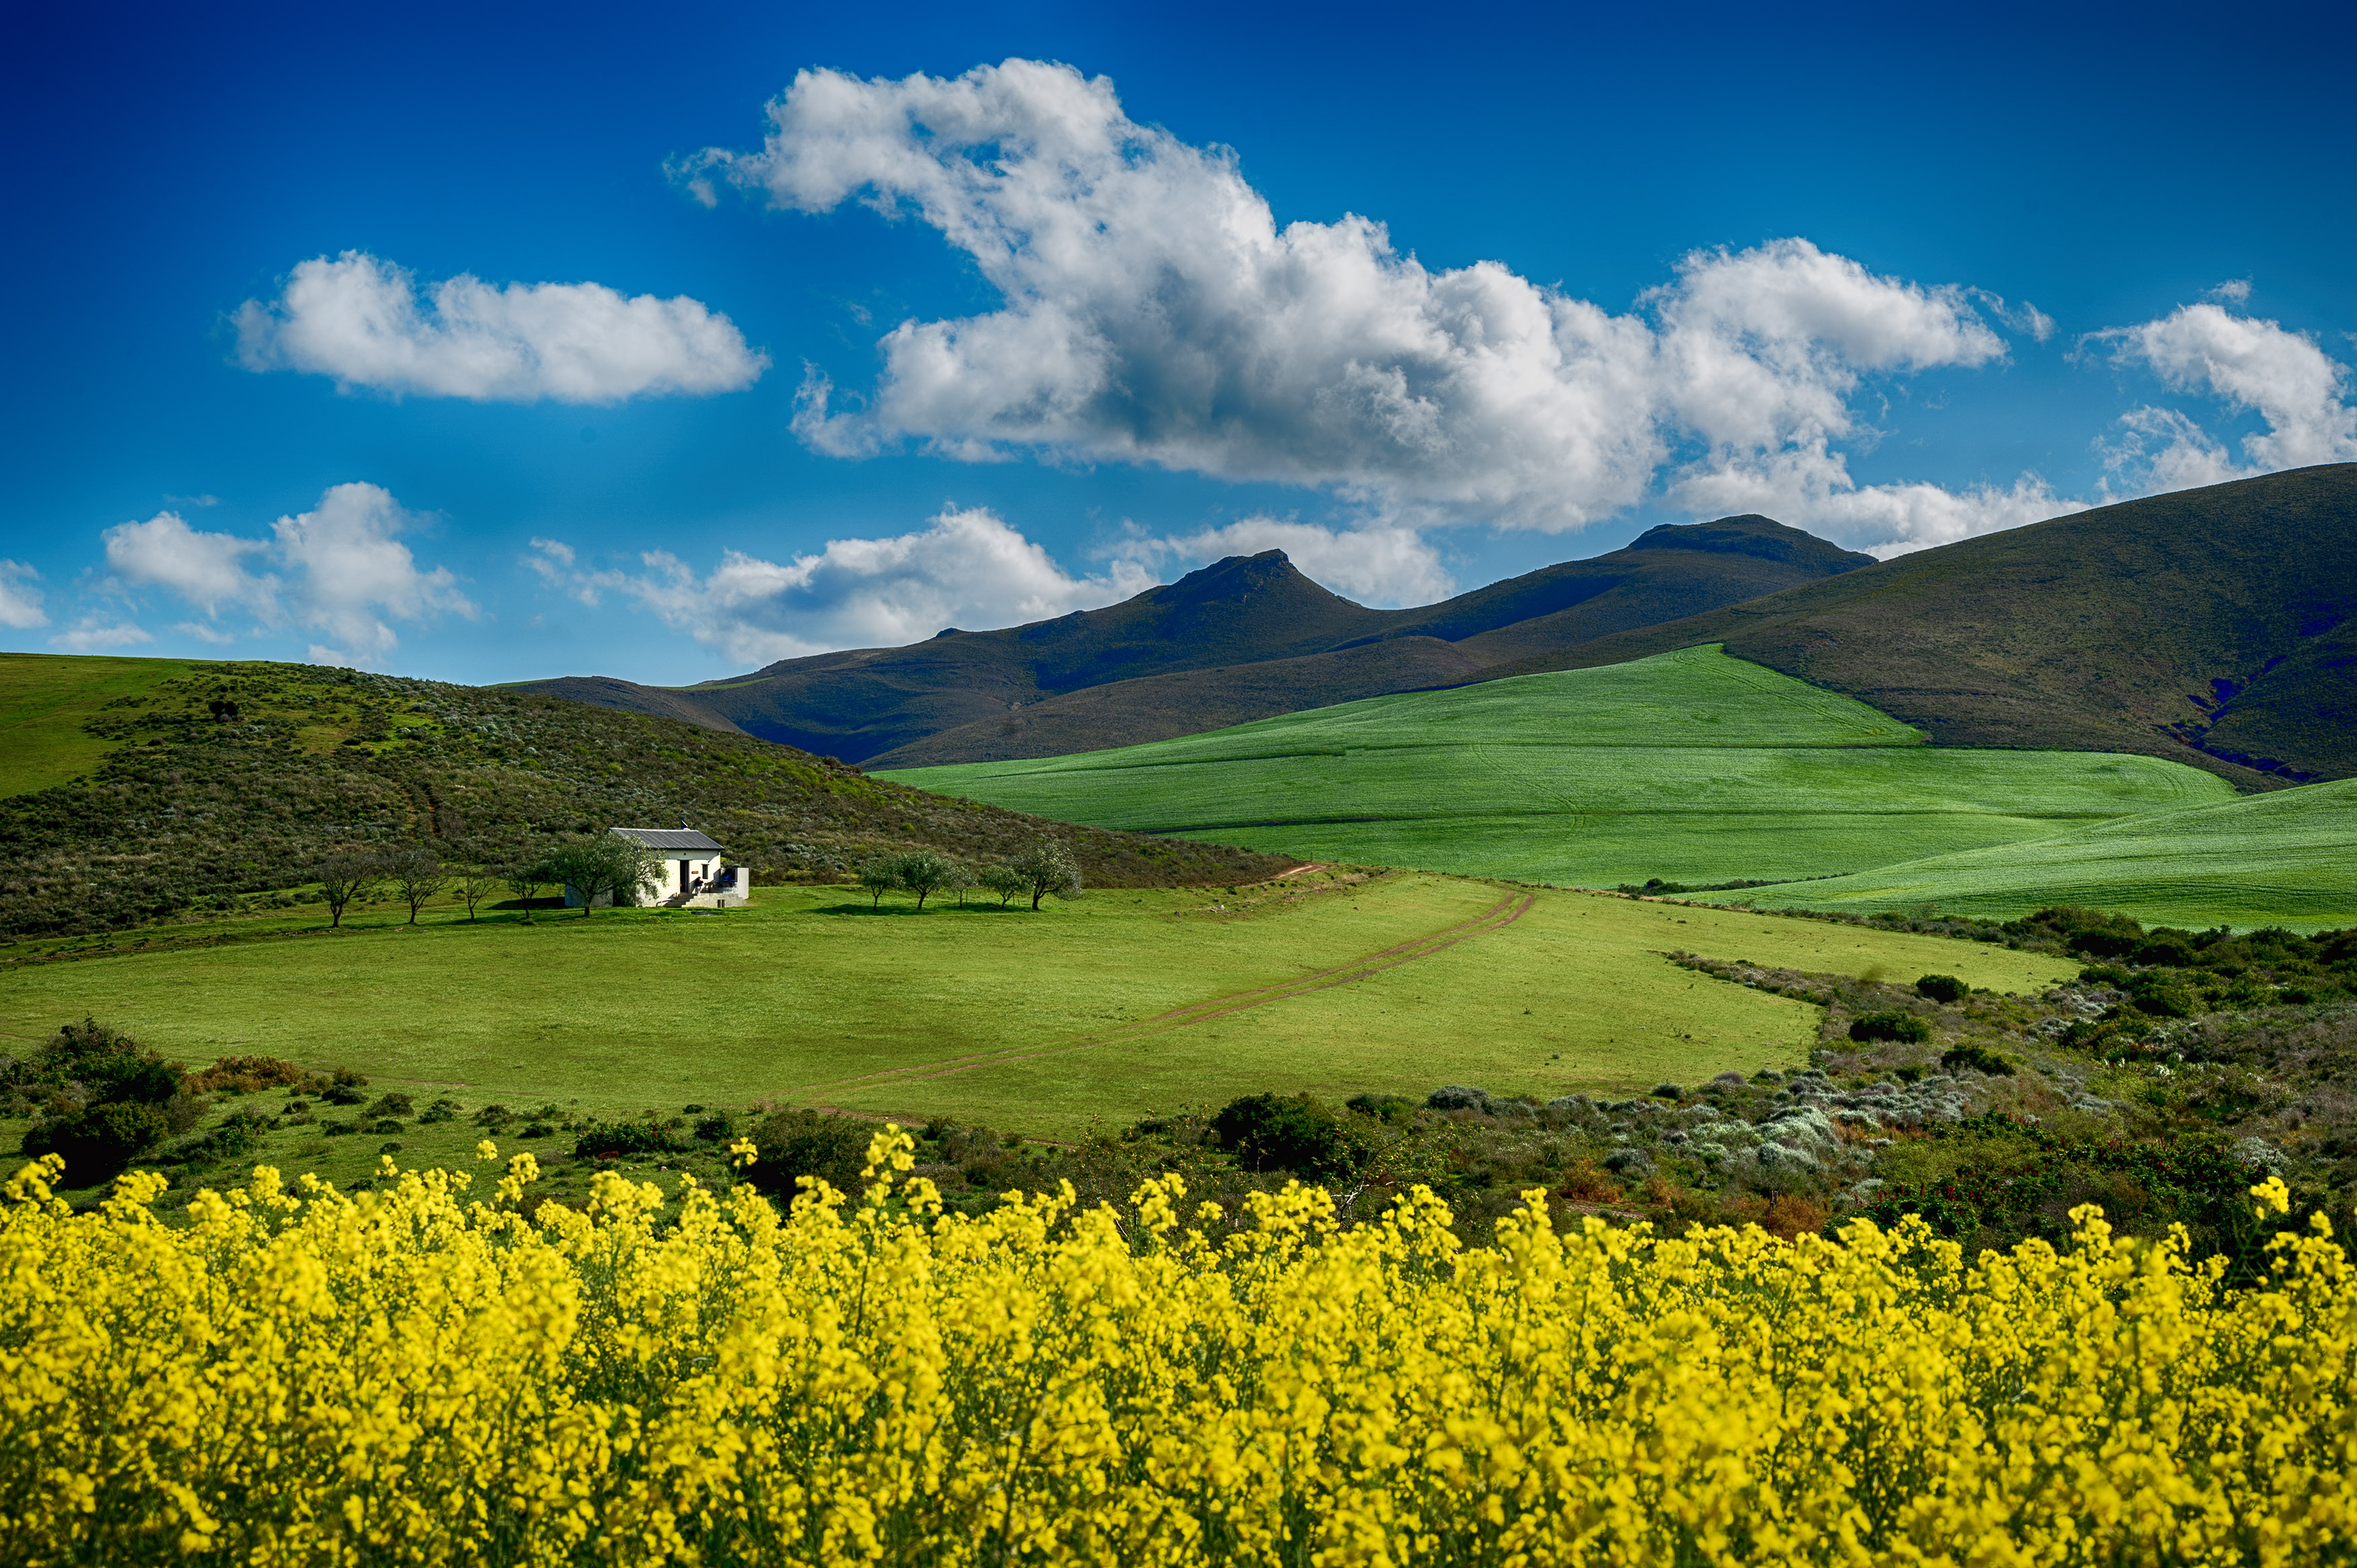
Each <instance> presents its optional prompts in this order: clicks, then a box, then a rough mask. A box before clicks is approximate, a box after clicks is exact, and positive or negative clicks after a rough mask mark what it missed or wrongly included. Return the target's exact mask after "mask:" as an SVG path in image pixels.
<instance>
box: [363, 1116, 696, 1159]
mask: <svg viewBox="0 0 2357 1568" xmlns="http://www.w3.org/2000/svg"><path fill="white" fill-rule="evenodd" d="M535 1128H536V1129H538V1131H537V1132H535V1131H534V1129H535ZM394 1130H395V1131H398V1130H399V1129H398V1128H397V1127H396V1128H395V1129H394ZM548 1133H549V1127H548V1125H547V1123H546V1122H538V1121H535V1122H532V1123H531V1124H530V1125H529V1126H527V1127H526V1128H525V1129H524V1131H523V1133H522V1136H524V1137H528V1138H529V1137H543V1138H544V1137H546V1136H547V1135H548ZM685 1146H686V1145H684V1144H682V1143H681V1142H680V1141H679V1140H678V1139H677V1138H674V1137H673V1136H672V1135H671V1133H670V1131H669V1130H668V1129H666V1128H663V1127H660V1126H658V1125H656V1124H655V1123H654V1122H590V1123H589V1124H588V1125H587V1126H586V1127H584V1128H582V1129H581V1132H580V1133H579V1134H578V1135H577V1136H576V1137H575V1139H574V1140H573V1152H574V1154H575V1155H577V1156H579V1157H580V1158H582V1159H601V1158H608V1157H612V1158H619V1157H621V1156H622V1155H675V1154H678V1153H679V1152H680V1151H681V1150H682V1149H683V1148H684V1147H685Z"/></svg>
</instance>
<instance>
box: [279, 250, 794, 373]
mask: <svg viewBox="0 0 2357 1568" xmlns="http://www.w3.org/2000/svg"><path fill="white" fill-rule="evenodd" d="M237 338H238V357H239V359H240V360H241V361H242V363H243V364H244V365H245V367H246V368H247V369H248V370H253V371H275V370H292V371H309V372H311V373H313V374H317V375H326V376H333V377H335V378H336V380H337V381H338V382H339V384H340V385H342V386H345V387H369V388H373V389H375V390H377V391H380V392H396V393H400V392H414V393H418V394H421V395H425V396H429V397H461V398H470V399H473V400H474V401H476V402H478V403H537V402H540V401H542V400H544V399H546V400H548V401H551V402H554V403H619V402H621V401H623V400H624V399H626V398H632V397H642V396H649V395H653V394H658V393H664V392H682V393H686V394H689V395H693V396H703V395H707V394H710V393H714V392H735V391H737V390H738V389H740V388H743V387H748V386H750V385H752V384H753V382H754V381H756V380H758V379H759V376H760V374H761V372H762V371H763V370H765V369H767V368H768V366H769V362H770V361H769V358H768V356H766V355H764V354H760V353H757V352H755V351H753V350H751V349H748V348H747V347H746V345H745V338H744V335H743V334H742V333H740V332H738V331H737V327H736V324H735V323H734V322H732V321H730V320H729V319H728V317H726V316H723V315H720V314H718V313H717V312H716V311H713V310H711V309H709V308H707V307H706V306H704V305H703V304H701V303H699V302H698V301H696V300H693V299H690V298H688V297H687V296H686V295H679V296H677V297H674V298H672V299H658V298H656V297H655V296H654V295H651V294H642V295H637V296H635V297H625V296H624V295H621V294H619V293H617V292H616V291H615V290H613V289H610V288H608V287H606V286H605V285H603V284H595V283H543V284H509V285H505V286H504V287H496V288H495V287H493V286H492V285H490V284H487V283H484V282H482V281H481V280H480V279H479V278H475V277H471V276H468V275H466V274H460V275H459V276H457V277H454V278H450V279H447V280H446V281H444V282H442V283H439V284H436V285H434V286H433V288H432V289H431V290H430V291H429V292H428V295H427V298H426V299H425V301H423V302H421V301H420V300H419V298H418V293H417V286H416V282H415V280H414V278H413V277H412V275H411V274H409V273H408V272H406V271H404V269H402V268H400V267H397V266H393V265H391V264H389V263H385V262H382V261H379V260H378V259H377V258H376V257H374V256H371V255H369V254H367V253H365V252H360V251H347V252H344V253H343V254H342V255H340V256H339V257H337V258H335V259H334V260H332V261H330V260H329V259H328V258H327V257H325V256H318V257H315V258H313V259H312V260H310V261H307V262H304V263H299V264H298V265H297V266H296V268H295V270H294V272H293V273H292V274H290V275H289V276H288V278H287V280H286V284H285V288H284V290H283V291H282V292H281V293H280V295H279V296H278V298H276V299H275V300H273V301H271V302H270V303H269V304H267V305H265V304H264V303H263V302H262V301H260V300H253V299H250V300H248V301H246V302H245V304H244V306H242V308H240V310H239V311H238V313H237Z"/></svg>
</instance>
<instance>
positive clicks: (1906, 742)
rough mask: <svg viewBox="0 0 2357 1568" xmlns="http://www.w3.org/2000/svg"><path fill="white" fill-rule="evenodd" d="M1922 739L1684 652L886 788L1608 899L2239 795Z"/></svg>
mask: <svg viewBox="0 0 2357 1568" xmlns="http://www.w3.org/2000/svg"><path fill="white" fill-rule="evenodd" d="M891 776H892V777H896V778H899V779H904V780H906V781H908V782H910V783H915V784H920V785H922V786H923V787H924V788H927V789H941V790H944V791H948V792H953V793H957V794H961V795H967V796H971V797H974V798H975V799H979V800H991V801H994V802H996V803H997V804H1000V805H1005V806H1010V807H1014V808H1016V809H1018V810H1023V811H1038V812H1040V813H1042V814H1047V815H1054V816H1060V817H1063V818H1066V819H1068V820H1071V821H1075V822H1094V823H1097V824H1099V825H1101V826H1108V827H1123V828H1129V829H1135V830H1138V831H1143V832H1157V833H1170V834H1176V835H1189V836H1192V835H1211V836H1215V837H1218V838H1220V839H1222V840H1232V841H1235V842H1239V843H1251V844H1268V845H1275V844H1277V843H1283V844H1285V845H1286V847H1287V848H1288V849H1293V850H1297V851H1299V852H1300V853H1302V854H1309V855H1314V856H1318V857H1320V858H1325V859H1332V860H1342V861H1366V862H1373V863H1377V864H1383V865H1412V866H1417V867H1421V868H1424V869H1427V870H1446V871H1456V872H1462V873H1467V874H1472V875H1499V876H1514V877H1523V878H1529V879H1536V880H1544V881H1550V882H1565V883H1575V884H1584V885H1588V886H1617V885H1619V884H1621V883H1626V882H1639V883H1641V882H1644V881H1646V880H1648V879H1649V878H1653V877H1660V878H1664V879H1666V880H1670V881H1677V882H1687V883H1717V882H1728V881H1737V880H1746V879H1769V878H1790V877H1807V876H1825V875H1838V874H1844V873H1848V872H1854V871H1860V870H1864V869H1867V868H1868V867H1871V866H1875V865H1887V864H1889V863H1891V862H1893V861H1899V860H1910V859H1916V858H1920V857H1921V856H1924V855H1930V854H1943V853H1946V852H1949V851H1953V850H1960V849H1967V848H1978V847H1982V846H1986V845H1992V844H2002V843H2012V842H2016V841H2018V840H2022V839H2030V838H2041V837H2045V836H2048V835H2050V834H2051V833H2052V832H2055V831H2056V830H2057V829H2058V828H2059V827H2061V826H2063V825H2068V824H2075V823H2079V822H2090V821H2096V820H2104V819H2109V818H2114V817H2121V816H2126V815H2130V814H2134V813H2138V812H2144V811H2162V810H2167V809H2169V808H2172V807H2179V806H2187V805H2196V804H2201V803H2204V802H2208V801H2214V800H2224V799H2227V798H2229V797H2230V796H2231V793H2232V791H2231V789H2230V787H2229V786H2228V785H2227V784H2226V783H2225V782H2224V781H2222V780H2221V779H2216V778H2214V777H2212V776H2210V775H2208V774H2205V773H2202V772H2201V771H2199V770H2196V769H2194V768H2187V767H2184V766H2181V765H2179V764H2176V763H2172V762H2164V761H2158V760H2155V759H2152V758H2148V757H2122V756H2105V755H2102V754H2097V753H2067V752H2028V751H1964V750H1947V749H1933V748H1931V747H1928V746H1923V745H1921V736H1919V735H1918V734H1917V733H1916V732H1914V731H1913V730H1910V729H1909V728H1908V727H1907V726H1906V725H1901V724H1900V723H1898V722H1896V721H1894V720H1892V719H1890V718H1889V717H1887V716H1886V715H1884V714H1879V713H1877V712H1876V711H1875V710H1873V709H1872V708H1869V707H1867V706H1866V705H1865V704H1864V703H1858V702H1856V701H1854V700H1852V699H1850V698H1847V697H1844V696H1841V695H1839V694H1836V693H1830V692H1824V691H1820V690H1817V689H1815V688H1813V687H1811V686H1807V685H1804V684H1803V683H1802V682H1797V681H1794V680H1792V679H1791V678H1789V677H1786V676H1783V675H1780V674H1777V673H1776V672H1774V671H1769V670H1765V669H1762V668H1760V666H1758V665H1755V664H1750V663H1747V662H1745V661H1743V660H1737V659H1730V658H1728V657H1727V656H1726V655H1725V654H1724V653H1723V652H1721V651H1720V650H1718V649H1717V648H1696V649H1688V650H1682V651H1679V652H1675V653H1670V654H1663V655H1656V656H1655V657H1653V658H1651V659H1646V660H1639V661H1634V662H1631V663H1629V664H1623V665H1619V666H1612V667H1608V668H1604V669H1596V670H1584V671H1569V672H1564V673H1559V674H1551V675H1540V676H1530V677H1524V678H1521V679H1518V680H1512V681H1502V682H1487V683H1484V684H1482V685H1479V686H1473V687H1466V688H1461V689H1458V690H1454V691H1448V692H1427V693H1405V694H1402V695H1398V696H1390V697H1378V698H1373V699H1371V700H1369V701H1366V702H1361V703H1347V704H1343V705H1341V706H1338V707H1333V708H1325V709H1319V710H1316V711H1313V712H1309V713H1302V714H1286V715H1284V716H1281V717H1278V718H1273V719H1265V720H1262V721H1260V722H1258V723H1255V724H1250V725H1238V726H1236V727H1234V728H1232V729H1227V730H1222V731H1218V732H1215V733H1213V734H1210V735H1201V736H1188V737H1185V738H1183V739H1178V740H1169V741H1163V742H1158V743H1157V744H1154V745H1150V746H1133V747H1125V748H1123V749H1120V750H1115V751H1109V752H1096V753H1091V754H1086V755H1082V756H1078V757H1055V758H1049V759H1047V760H1044V761H1034V762H1006V763H984V764H974V765H968V766H964V767H952V768H923V769H913V770H909V771H907V772H902V773H895V774H893V775H891Z"/></svg>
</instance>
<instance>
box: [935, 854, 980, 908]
mask: <svg viewBox="0 0 2357 1568" xmlns="http://www.w3.org/2000/svg"><path fill="white" fill-rule="evenodd" d="M980 881H981V878H980V877H978V876H976V875H974V868H973V867H972V866H969V865H959V864H958V863H957V862H955V861H952V862H950V875H949V880H948V881H946V882H944V883H942V891H943V892H945V893H955V894H956V895H957V896H958V908H961V909H963V908H965V896H966V893H967V890H968V889H970V888H972V887H973V886H974V885H975V884H976V883H978V882H980Z"/></svg>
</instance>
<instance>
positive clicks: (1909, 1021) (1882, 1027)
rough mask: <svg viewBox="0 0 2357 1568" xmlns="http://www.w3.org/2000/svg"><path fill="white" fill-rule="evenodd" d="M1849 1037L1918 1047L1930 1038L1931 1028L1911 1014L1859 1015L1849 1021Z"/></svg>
mask: <svg viewBox="0 0 2357 1568" xmlns="http://www.w3.org/2000/svg"><path fill="white" fill-rule="evenodd" d="M1849 1037H1850V1038H1851V1039H1853V1040H1859V1041H1865V1040H1900V1041H1904V1042H1906V1043H1908V1044H1910V1045H1918V1044H1921V1042H1923V1041H1925V1040H1928V1039H1930V1038H1931V1037H1932V1026H1931V1025H1930V1024H1928V1023H1926V1022H1925V1021H1924V1020H1922V1019H1921V1018H1919V1017H1917V1016H1916V1015H1914V1014H1912V1013H1860V1014H1859V1015H1857V1017H1855V1018H1852V1019H1851V1020H1850V1021H1849Z"/></svg>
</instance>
